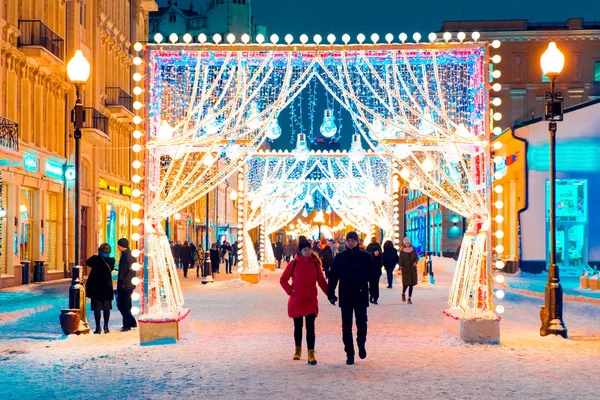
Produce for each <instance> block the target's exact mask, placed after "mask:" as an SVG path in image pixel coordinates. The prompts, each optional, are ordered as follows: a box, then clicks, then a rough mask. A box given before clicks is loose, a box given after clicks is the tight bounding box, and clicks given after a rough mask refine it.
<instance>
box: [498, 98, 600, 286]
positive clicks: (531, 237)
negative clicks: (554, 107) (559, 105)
mask: <svg viewBox="0 0 600 400" xmlns="http://www.w3.org/2000/svg"><path fill="white" fill-rule="evenodd" d="M599 123H600V100H594V101H592V102H588V103H585V104H580V105H578V106H575V107H571V108H568V109H566V110H565V115H564V121H563V122H559V123H558V132H557V141H556V171H557V173H556V177H557V180H556V262H557V265H558V266H559V267H560V271H561V274H562V275H564V274H568V275H575V276H580V275H582V274H583V268H584V266H585V265H593V266H597V267H598V266H600V234H599V233H598V231H597V229H594V228H595V227H597V226H600V213H599V212H598V210H597V209H595V207H593V204H594V203H593V199H595V198H597V197H598V196H600V190H599V187H600V125H599ZM496 141H501V142H502V143H503V146H502V147H500V149H498V150H496V153H497V154H498V155H500V156H501V157H502V158H503V159H506V160H511V161H512V163H511V164H509V165H503V164H502V163H500V164H499V165H496V167H495V168H496V171H500V172H501V174H502V175H504V176H503V177H502V178H500V179H498V180H497V181H495V182H494V185H501V186H503V188H504V191H503V192H502V196H503V198H502V200H503V202H504V204H505V205H507V206H508V207H505V208H504V209H503V210H502V215H503V216H504V221H503V222H502V224H503V230H504V231H505V236H504V238H502V239H497V238H495V242H496V243H495V244H494V245H497V244H502V245H503V246H504V252H503V254H502V259H503V260H505V261H509V262H516V263H517V266H518V267H519V269H520V270H521V271H524V272H530V273H541V272H544V271H546V270H547V266H548V263H549V248H550V246H549V236H550V235H549V232H550V226H549V207H550V202H549V158H550V156H549V145H548V121H543V120H542V119H541V118H537V119H534V120H532V121H529V122H527V123H524V124H520V125H515V126H514V129H513V131H512V132H510V131H507V132H505V133H504V134H503V135H501V136H500V137H498V138H497V139H496ZM513 190H514V193H511V191H513ZM513 235H514V237H513ZM507 264H508V262H507Z"/></svg>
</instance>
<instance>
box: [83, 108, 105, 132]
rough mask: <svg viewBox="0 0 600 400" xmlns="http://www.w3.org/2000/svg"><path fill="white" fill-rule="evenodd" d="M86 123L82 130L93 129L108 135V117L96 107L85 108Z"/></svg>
mask: <svg viewBox="0 0 600 400" xmlns="http://www.w3.org/2000/svg"><path fill="white" fill-rule="evenodd" d="M83 112H84V113H85V121H84V122H83V126H82V128H92V129H97V130H99V131H101V132H104V133H105V134H107V135H108V117H107V116H106V115H104V114H102V113H101V112H100V111H98V110H96V109H95V108H94V107H83Z"/></svg>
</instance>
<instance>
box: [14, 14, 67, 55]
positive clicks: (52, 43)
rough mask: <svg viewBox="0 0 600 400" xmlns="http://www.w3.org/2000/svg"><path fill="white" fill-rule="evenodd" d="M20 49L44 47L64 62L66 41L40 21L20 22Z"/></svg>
mask: <svg viewBox="0 0 600 400" xmlns="http://www.w3.org/2000/svg"><path fill="white" fill-rule="evenodd" d="M19 30H20V31H21V36H19V47H24V46H42V47H44V48H45V49H46V50H48V51H49V52H50V53H52V54H54V55H55V56H56V57H58V58H59V59H60V60H62V61H64V57H65V41H64V40H63V39H62V38H61V37H60V36H58V35H57V34H56V33H54V32H53V31H52V29H50V28H48V27H47V26H46V25H45V24H44V23H43V22H42V21H39V20H20V21H19Z"/></svg>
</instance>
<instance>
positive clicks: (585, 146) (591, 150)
mask: <svg viewBox="0 0 600 400" xmlns="http://www.w3.org/2000/svg"><path fill="white" fill-rule="evenodd" d="M599 153H600V141H599V140H585V141H584V140H570V141H568V142H559V143H557V145H556V170H557V171H563V172H586V171H587V172H600V157H598V154H599ZM527 164H528V167H529V169H531V170H533V171H548V170H549V165H550V151H549V147H548V144H544V145H541V146H531V145H530V146H529V149H528V151H527Z"/></svg>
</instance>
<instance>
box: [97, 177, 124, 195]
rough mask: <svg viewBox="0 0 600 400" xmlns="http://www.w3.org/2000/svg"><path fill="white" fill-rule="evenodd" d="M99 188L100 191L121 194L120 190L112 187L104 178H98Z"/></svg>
mask: <svg viewBox="0 0 600 400" xmlns="http://www.w3.org/2000/svg"><path fill="white" fill-rule="evenodd" d="M98 187H99V188H100V189H106V190H110V191H111V192H115V193H119V188H118V187H117V186H115V185H111V184H109V183H108V181H107V180H106V179H104V178H98Z"/></svg>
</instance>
